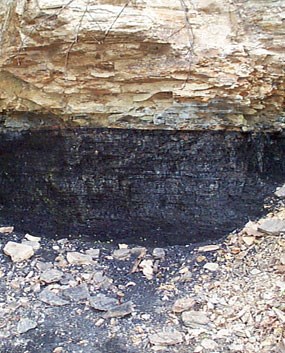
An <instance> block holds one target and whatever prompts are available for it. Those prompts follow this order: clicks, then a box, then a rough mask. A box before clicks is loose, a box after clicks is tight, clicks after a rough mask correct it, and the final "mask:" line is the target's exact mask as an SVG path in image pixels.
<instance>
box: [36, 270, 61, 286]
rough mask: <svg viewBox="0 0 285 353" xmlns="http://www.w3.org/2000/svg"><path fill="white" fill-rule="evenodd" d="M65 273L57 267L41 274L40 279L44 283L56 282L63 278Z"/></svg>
mask: <svg viewBox="0 0 285 353" xmlns="http://www.w3.org/2000/svg"><path fill="white" fill-rule="evenodd" d="M62 277H63V273H62V272H61V271H59V270H56V269H50V270H46V271H44V272H42V273H41V274H40V280H41V281H42V282H44V283H48V284H49V283H55V282H58V281H60V280H61V278H62Z"/></svg>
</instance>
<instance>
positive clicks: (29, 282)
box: [0, 199, 285, 353]
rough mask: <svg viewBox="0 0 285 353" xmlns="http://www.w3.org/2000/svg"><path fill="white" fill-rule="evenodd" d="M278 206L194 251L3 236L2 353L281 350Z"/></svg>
mask: <svg viewBox="0 0 285 353" xmlns="http://www.w3.org/2000/svg"><path fill="white" fill-rule="evenodd" d="M278 200H279V201H278V202H276V204H275V205H274V207H271V206H270V207H271V208H270V209H269V211H268V214H267V215H266V216H265V217H264V218H262V219H260V220H256V221H250V222H248V223H247V224H246V225H245V227H244V228H243V229H241V230H239V231H234V232H232V233H231V234H229V235H228V236H227V237H226V239H225V240H224V241H221V242H219V243H218V244H207V245H205V244H204V245H203V246H202V245H201V246H197V247H195V246H185V247H169V248H167V249H161V248H155V249H150V248H147V247H132V246H126V245H124V244H120V246H119V248H114V246H110V245H108V247H104V244H94V243H93V244H91V243H88V244H86V248H85V247H84V244H82V243H80V242H79V241H76V240H68V239H61V240H59V241H56V240H46V239H44V238H41V239H37V238H38V237H35V236H33V235H29V236H27V235H26V236H23V235H20V234H17V233H15V232H10V233H5V232H2V235H1V236H0V246H1V251H2V253H3V254H5V255H8V256H2V257H1V258H0V294H1V300H0V352H2V351H3V352H8V351H11V352H17V353H24V352H26V351H27V352H29V351H31V352H44V353H45V352H62V353H63V352H68V353H69V352H72V353H73V352H74V353H80V352H84V353H94V352H97V351H98V352H99V351H100V352H101V351H108V352H111V351H112V349H113V348H110V347H115V348H114V349H115V351H116V352H123V351H124V352H126V353H136V352H142V353H151V352H159V351H161V352H171V353H189V352H191V353H213V352H215V353H216V352H218V353H231V352H233V353H235V352H236V353H255V352H258V353H280V352H281V353H283V352H284V347H285V331H284V327H285V304H284V293H285V283H284V275H285V234H284V228H283V227H284V222H285V205H284V201H283V200H280V199H278ZM23 240H24V243H23ZM27 242H28V243H29V242H30V243H31V244H33V243H37V244H40V247H39V248H38V249H37V250H35V249H34V247H33V246H32V245H27V244H28V243H27ZM35 334H36V335H37V340H34V335H35ZM47 335H50V337H52V340H51V341H47V340H45V339H44V337H46V336H47ZM41 345H43V346H41ZM45 345H46V346H45ZM43 347H44V348H43ZM106 347H107V348H106Z"/></svg>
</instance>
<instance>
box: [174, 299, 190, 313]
mask: <svg viewBox="0 0 285 353" xmlns="http://www.w3.org/2000/svg"><path fill="white" fill-rule="evenodd" d="M194 305H195V300H194V299H193V298H181V299H177V300H176V302H175V303H174V304H173V306H172V311H173V312H174V313H177V314H178V313H182V312H183V311H187V310H189V309H191V308H192V307H193V306H194Z"/></svg>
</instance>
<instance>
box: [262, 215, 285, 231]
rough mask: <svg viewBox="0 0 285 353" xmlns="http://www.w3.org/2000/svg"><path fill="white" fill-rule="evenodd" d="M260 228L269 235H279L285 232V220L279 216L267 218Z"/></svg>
mask: <svg viewBox="0 0 285 353" xmlns="http://www.w3.org/2000/svg"><path fill="white" fill-rule="evenodd" d="M258 230H260V231H261V232H263V233H267V234H269V235H279V234H280V233H282V232H285V220H281V219H279V218H271V219H266V220H265V221H262V223H261V224H260V225H259V226H258Z"/></svg>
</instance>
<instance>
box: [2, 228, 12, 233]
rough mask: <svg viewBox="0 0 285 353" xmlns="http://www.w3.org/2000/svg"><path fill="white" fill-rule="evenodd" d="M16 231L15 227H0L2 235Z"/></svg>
mask: <svg viewBox="0 0 285 353" xmlns="http://www.w3.org/2000/svg"><path fill="white" fill-rule="evenodd" d="M13 231H14V227H0V233H3V234H10V233H12V232H13Z"/></svg>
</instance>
